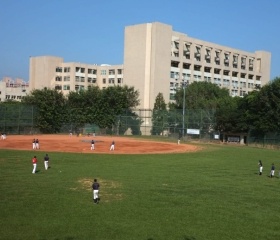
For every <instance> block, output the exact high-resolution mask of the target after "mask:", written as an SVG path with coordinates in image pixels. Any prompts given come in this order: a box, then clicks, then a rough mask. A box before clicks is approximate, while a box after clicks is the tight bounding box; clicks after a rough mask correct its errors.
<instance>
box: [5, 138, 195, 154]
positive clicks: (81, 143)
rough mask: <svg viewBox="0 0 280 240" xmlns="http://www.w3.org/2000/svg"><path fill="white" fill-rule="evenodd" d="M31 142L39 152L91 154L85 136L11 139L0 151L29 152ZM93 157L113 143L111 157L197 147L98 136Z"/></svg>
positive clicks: (193, 149)
mask: <svg viewBox="0 0 280 240" xmlns="http://www.w3.org/2000/svg"><path fill="white" fill-rule="evenodd" d="M34 138H38V139H40V149H38V150H36V151H44V152H45V151H47V152H51V151H53V152H83V153H93V151H91V150H90V147H89V142H90V139H89V138H88V137H87V136H81V137H69V135H10V136H9V137H8V138H7V139H6V140H5V141H1V142H0V148H5V149H17V150H32V146H31V145H30V143H31V142H32V140H33V139H34ZM94 140H95V151H94V153H110V151H109V149H110V145H111V143H112V141H113V140H114V141H115V143H116V144H117V148H116V149H115V151H114V154H153V153H155V154H156V153H183V152H195V151H198V150H200V147H197V146H193V145H188V144H180V145H178V144H177V142H176V143H175V142H174V143H170V142H155V141H149V140H145V139H132V138H127V137H116V136H114V139H113V138H112V137H106V136H98V137H94Z"/></svg>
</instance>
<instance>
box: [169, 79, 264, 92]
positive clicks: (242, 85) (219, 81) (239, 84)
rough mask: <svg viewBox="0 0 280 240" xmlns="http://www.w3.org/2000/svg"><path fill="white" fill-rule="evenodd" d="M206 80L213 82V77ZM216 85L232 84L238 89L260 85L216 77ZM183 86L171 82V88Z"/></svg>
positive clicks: (226, 85) (228, 85) (225, 85)
mask: <svg viewBox="0 0 280 240" xmlns="http://www.w3.org/2000/svg"><path fill="white" fill-rule="evenodd" d="M205 81H206V82H211V79H205ZM213 83H215V84H216V85H218V86H220V87H221V86H224V87H230V86H232V88H233V89H235V88H236V89H238V88H239V87H240V89H242V88H246V87H247V88H250V89H254V88H255V87H257V86H259V84H254V83H246V82H238V81H231V82H230V81H229V80H228V79H223V82H222V81H221V79H219V78H215V79H214V82H213ZM179 87H181V86H180V85H179V83H177V82H176V83H174V82H171V83H170V90H171V91H173V90H176V89H177V88H179Z"/></svg>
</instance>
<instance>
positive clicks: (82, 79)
mask: <svg viewBox="0 0 280 240" xmlns="http://www.w3.org/2000/svg"><path fill="white" fill-rule="evenodd" d="M55 81H56V82H62V77H61V76H56V77H55ZM63 81H64V82H67V81H70V76H64V77H63ZM75 82H85V77H80V76H76V77H75ZM87 82H88V83H96V78H90V77H89V78H87ZM102 82H103V83H104V84H106V82H107V80H106V78H103V79H102ZM108 83H115V78H109V79H108ZM117 83H118V84H120V83H122V78H117Z"/></svg>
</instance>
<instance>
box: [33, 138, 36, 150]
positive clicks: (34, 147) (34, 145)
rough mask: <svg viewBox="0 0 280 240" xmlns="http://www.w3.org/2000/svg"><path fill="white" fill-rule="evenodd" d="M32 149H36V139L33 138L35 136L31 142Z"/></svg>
mask: <svg viewBox="0 0 280 240" xmlns="http://www.w3.org/2000/svg"><path fill="white" fill-rule="evenodd" d="M32 149H36V140H35V138H34V139H33V142H32Z"/></svg>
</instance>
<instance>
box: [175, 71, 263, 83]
mask: <svg viewBox="0 0 280 240" xmlns="http://www.w3.org/2000/svg"><path fill="white" fill-rule="evenodd" d="M204 72H206V73H209V72H208V71H204ZM221 73H222V74H221ZM214 74H217V75H223V76H232V77H236V78H243V79H251V80H254V79H255V80H257V81H261V76H254V75H253V74H248V75H247V74H245V73H238V72H234V71H232V72H230V71H227V70H223V72H221V71H214ZM193 77H194V78H201V75H199V74H193ZM170 78H173V79H175V80H179V79H180V75H179V73H178V72H174V71H171V72H170ZM190 78H191V74H187V73H183V74H182V79H184V80H190ZM204 78H205V77H204Z"/></svg>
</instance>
